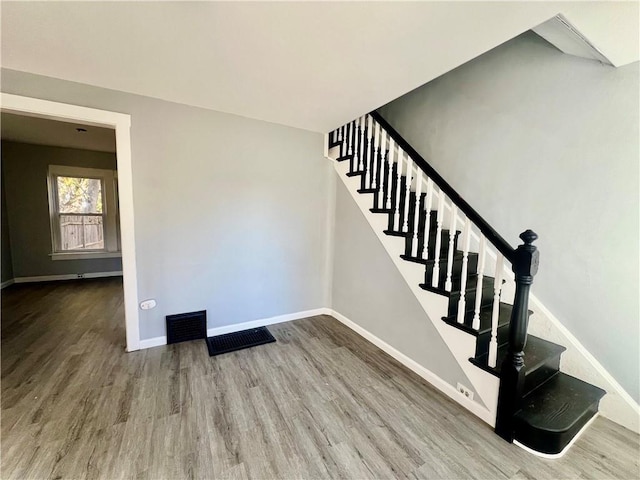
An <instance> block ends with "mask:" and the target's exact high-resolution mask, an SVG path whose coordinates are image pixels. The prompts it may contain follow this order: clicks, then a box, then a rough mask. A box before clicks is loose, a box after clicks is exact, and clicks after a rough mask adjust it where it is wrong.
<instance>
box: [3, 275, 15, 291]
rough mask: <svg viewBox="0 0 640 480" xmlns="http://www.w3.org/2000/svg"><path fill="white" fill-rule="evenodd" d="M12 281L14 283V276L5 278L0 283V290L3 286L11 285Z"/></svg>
mask: <svg viewBox="0 0 640 480" xmlns="http://www.w3.org/2000/svg"><path fill="white" fill-rule="evenodd" d="M14 283H16V281H15V279H14V278H10V279H9V280H5V281H4V282H2V283H0V290H2V289H3V288H6V287H8V286H9V285H13V284H14Z"/></svg>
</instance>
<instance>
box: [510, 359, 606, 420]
mask: <svg viewBox="0 0 640 480" xmlns="http://www.w3.org/2000/svg"><path fill="white" fill-rule="evenodd" d="M605 394H606V392H605V391H604V390H602V389H601V388H598V387H596V386H594V385H591V384H589V383H586V382H583V381H582V380H580V379H577V378H575V377H572V376H571V375H567V374H565V373H562V372H558V374H556V375H554V376H553V377H551V378H550V379H549V380H548V381H547V382H545V383H544V384H542V385H541V386H540V387H539V388H537V389H535V390H534V391H532V392H531V393H529V394H528V395H527V396H526V397H525V398H524V400H523V405H522V409H521V410H520V411H519V412H518V413H517V414H516V415H515V417H516V419H518V420H519V421H521V422H523V423H526V424H527V425H529V426H531V427H533V428H536V429H538V430H544V431H548V432H565V431H567V430H569V429H571V428H572V427H574V426H575V424H576V422H577V421H579V420H580V418H582V417H583V416H584V415H585V413H586V412H587V411H588V410H589V409H590V408H592V407H593V405H594V404H595V403H597V402H598V401H599V400H600V399H601V398H602V397H603V396H604V395H605Z"/></svg>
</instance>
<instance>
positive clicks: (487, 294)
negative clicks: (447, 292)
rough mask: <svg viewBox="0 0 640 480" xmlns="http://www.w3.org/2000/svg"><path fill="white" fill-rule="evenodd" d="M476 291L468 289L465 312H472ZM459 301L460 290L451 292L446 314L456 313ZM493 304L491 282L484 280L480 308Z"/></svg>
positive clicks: (453, 314) (452, 314) (449, 315)
mask: <svg viewBox="0 0 640 480" xmlns="http://www.w3.org/2000/svg"><path fill="white" fill-rule="evenodd" d="M476 293H477V291H476V290H475V289H474V290H468V291H467V292H466V295H465V312H472V311H473V310H474V308H475V305H476ZM459 301H460V292H455V293H452V294H451V296H450V297H449V308H448V311H447V316H448V317H451V316H455V315H456V314H457V313H458V302H459ZM491 305H493V284H492V283H491V282H486V283H484V284H483V285H482V300H481V302H480V308H487V307H490V306H491Z"/></svg>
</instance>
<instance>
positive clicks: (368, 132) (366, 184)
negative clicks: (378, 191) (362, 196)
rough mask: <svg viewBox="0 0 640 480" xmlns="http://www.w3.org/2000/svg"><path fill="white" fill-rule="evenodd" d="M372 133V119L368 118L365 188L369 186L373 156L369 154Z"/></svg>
mask: <svg viewBox="0 0 640 480" xmlns="http://www.w3.org/2000/svg"><path fill="white" fill-rule="evenodd" d="M372 131H373V118H372V117H371V116H369V128H367V161H366V165H365V172H366V173H365V174H364V186H365V188H369V185H371V159H372V158H373V155H372V153H371V150H372V148H371V137H372Z"/></svg>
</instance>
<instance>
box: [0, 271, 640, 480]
mask: <svg viewBox="0 0 640 480" xmlns="http://www.w3.org/2000/svg"><path fill="white" fill-rule="evenodd" d="M123 325H124V318H123V304H122V284H121V282H120V280H119V279H107V280H85V281H81V282H59V283H51V284H41V285H35V286H34V285H29V286H25V285H14V286H12V287H9V288H7V289H5V290H3V292H2V470H1V472H0V476H1V478H2V479H11V478H19V479H41V478H42V479H44V478H78V479H79V478H82V479H85V478H87V479H88V478H104V479H116V478H153V479H164V478H166V479H179V478H252V479H272V478H283V479H306V478H350V479H364V478H406V477H408V478H446V479H458V478H460V479H462V478H465V479H466V478H481V479H537V478H549V479H557V478H579V479H587V478H603V479H604V478H624V479H637V478H639V477H640V471H639V466H638V453H639V447H638V445H639V444H638V436H637V435H635V434H633V433H631V432H629V431H628V430H625V429H623V428H621V427H619V426H617V425H615V424H613V423H611V422H609V421H608V420H605V419H603V418H599V419H597V420H596V422H595V423H594V424H593V426H592V427H591V428H590V429H589V430H588V431H587V432H586V434H585V435H583V436H582V437H581V438H580V439H579V440H578V441H577V442H576V444H575V445H574V446H573V448H572V449H571V451H570V452H569V453H568V454H567V455H566V456H565V457H564V458H562V459H560V460H544V459H540V458H537V457H534V456H532V455H530V454H528V453H526V452H525V451H523V450H521V449H520V448H518V447H516V446H514V445H510V444H508V443H506V442H504V441H503V440H501V439H500V438H499V437H498V436H497V435H495V434H494V433H493V432H492V430H491V428H490V427H488V426H487V425H486V424H484V423H483V422H482V421H480V420H478V419H477V418H476V417H474V416H473V415H472V414H470V413H468V412H467V411H466V410H464V409H462V408H461V407H459V406H458V405H457V404H455V403H453V402H452V401H450V400H449V399H447V398H446V397H444V396H443V395H441V394H440V393H439V392H437V391H436V390H435V389H433V388H432V387H431V386H429V385H428V384H426V383H425V382H424V381H422V380H421V379H420V378H419V377H417V376H416V375H414V374H413V373H412V372H410V371H408V370H407V369H405V368H404V367H402V366H401V365H400V364H398V363H397V362H396V361H395V360H393V359H392V358H391V357H389V356H387V355H386V354H384V353H383V352H381V351H380V350H378V349H377V348H376V347H374V346H373V345H371V344H370V343H368V342H366V341H365V340H363V339H362V338H361V337H359V336H358V335H356V334H355V333H353V332H352V331H350V330H349V329H347V328H346V327H344V326H343V325H341V324H340V323H338V322H337V321H336V320H334V319H332V318H330V317H314V318H310V319H305V320H299V321H295V322H289V323H283V324H280V325H277V326H272V327H270V330H271V332H272V333H273V334H274V336H275V337H276V338H277V340H278V341H277V343H272V344H269V345H264V346H261V347H256V348H253V349H249V350H244V351H241V352H236V353H231V354H227V355H222V356H220V357H214V358H210V357H209V356H208V355H207V349H206V346H205V344H204V342H203V341H198V342H188V343H183V344H178V345H172V346H164V347H156V348H152V349H148V350H144V351H140V352H134V353H125V352H124V327H123Z"/></svg>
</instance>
